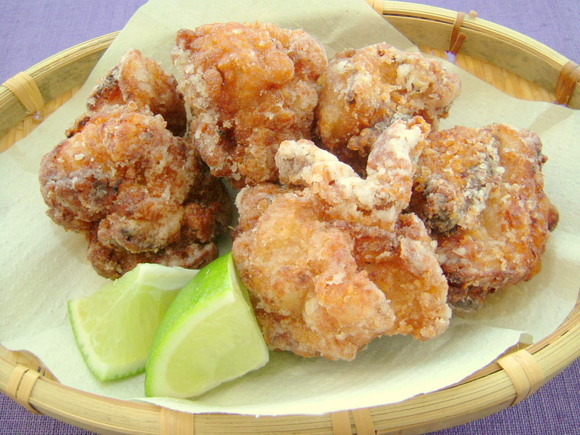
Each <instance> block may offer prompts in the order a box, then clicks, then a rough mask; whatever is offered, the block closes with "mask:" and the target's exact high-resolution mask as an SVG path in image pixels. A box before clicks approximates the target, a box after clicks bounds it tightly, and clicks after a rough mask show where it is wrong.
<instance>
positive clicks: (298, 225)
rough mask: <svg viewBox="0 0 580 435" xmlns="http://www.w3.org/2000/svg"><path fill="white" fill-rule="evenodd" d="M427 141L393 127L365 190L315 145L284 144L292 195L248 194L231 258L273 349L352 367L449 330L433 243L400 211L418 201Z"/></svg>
mask: <svg viewBox="0 0 580 435" xmlns="http://www.w3.org/2000/svg"><path fill="white" fill-rule="evenodd" d="M427 131H428V127H427V128H425V123H424V122H419V121H417V122H416V123H409V124H406V123H403V122H401V123H397V124H396V125H394V126H393V127H391V129H390V130H388V131H387V132H385V135H384V136H382V139H381V141H377V145H376V146H377V150H379V149H381V150H382V151H384V152H385V153H386V154H382V151H381V152H378V153H376V154H373V153H371V156H372V158H370V159H369V169H370V168H371V167H372V171H370V170H369V173H374V174H375V175H376V176H375V177H374V178H371V179H367V180H363V179H361V178H360V177H358V176H357V175H356V174H354V172H353V171H352V169H351V168H349V167H348V166H347V165H345V164H343V163H341V162H339V161H337V159H336V157H334V156H333V155H332V154H330V153H328V152H326V151H323V150H320V149H319V148H317V147H316V146H315V145H314V144H313V143H312V142H309V141H306V140H301V141H285V142H283V143H282V144H280V147H279V149H278V153H277V156H276V162H277V164H278V168H279V170H280V175H281V179H282V180H283V181H284V182H285V183H287V185H285V186H276V185H273V184H262V185H259V186H256V187H246V188H244V189H242V190H241V192H240V193H239V195H238V197H237V198H236V204H237V206H238V210H239V212H240V222H239V225H238V228H237V231H236V234H235V239H234V245H233V250H232V253H233V255H234V259H235V261H236V265H237V266H238V270H239V272H240V277H241V279H242V281H243V282H244V283H245V284H246V285H247V286H248V288H249V291H250V294H251V298H252V302H253V304H254V307H255V310H256V314H257V317H258V321H259V323H260V326H261V328H262V331H263V333H264V335H265V337H266V341H267V342H268V344H269V345H270V346H271V347H272V348H274V349H282V350H290V351H292V352H294V353H297V354H299V355H303V356H308V357H312V356H324V357H326V358H329V359H345V360H351V359H353V358H354V357H355V356H356V353H357V352H358V351H359V350H361V349H364V348H365V347H366V346H367V344H368V343H369V342H370V341H371V340H372V339H374V338H376V337H378V336H381V335H392V334H408V335H412V336H413V337H415V338H416V339H420V340H426V339H429V338H433V337H436V336H438V335H440V334H441V333H443V331H445V330H446V328H447V326H448V323H449V317H450V309H449V307H448V306H447V304H446V298H447V282H446V280H445V278H444V277H443V274H442V271H441V268H440V267H439V264H438V262H437V259H436V257H435V248H434V245H433V243H432V241H431V239H430V237H429V235H428V233H427V231H426V229H425V227H424V225H423V223H422V222H421V221H420V220H419V219H418V218H417V217H416V216H414V215H401V213H400V211H401V210H402V209H403V208H405V207H406V205H407V204H408V200H409V197H410V194H411V186H412V175H413V165H412V163H411V157H410V156H409V154H413V150H415V148H416V147H417V146H419V143H420V142H421V140H422V139H423V138H424V136H425V135H426V134H427ZM402 138H405V139H404V140H403V139H402ZM386 150H388V151H386ZM373 151H374V150H373ZM375 156H376V158H375ZM388 157H392V158H394V157H396V158H395V159H394V160H391V159H389V158H388ZM391 179H396V180H400V179H401V180H404V183H403V184H402V186H400V187H394V186H391V185H389V186H388V185H387V184H389V181H387V180H391ZM392 189H395V190H392ZM401 190H404V191H405V192H402V191H401ZM369 201H370V202H369Z"/></svg>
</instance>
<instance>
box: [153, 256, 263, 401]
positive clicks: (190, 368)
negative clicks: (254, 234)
mask: <svg viewBox="0 0 580 435" xmlns="http://www.w3.org/2000/svg"><path fill="white" fill-rule="evenodd" d="M248 301H249V298H248V295H247V294H245V289H244V288H242V287H240V286H239V283H238V280H237V275H236V273H235V267H234V264H233V259H232V257H231V254H227V255H225V256H223V257H220V258H218V259H217V260H215V261H214V262H213V263H212V264H210V265H209V266H208V267H206V268H204V269H202V270H201V271H200V273H199V274H198V275H197V276H196V278H194V279H192V280H191V281H190V282H189V283H188V284H187V285H186V286H185V287H184V288H183V289H182V290H181V292H180V294H179V295H178V296H177V297H176V298H175V300H174V302H173V304H172V305H171V307H170V308H169V309H168V310H167V314H166V317H165V319H164V320H163V322H162V324H161V325H160V327H159V329H158V332H157V333H156V336H155V339H154V341H153V345H152V349H151V354H150V357H149V361H148V363H147V369H146V376H145V393H146V395H147V396H150V397H151V396H164V397H178V398H191V397H196V396H199V395H201V394H203V393H205V392H206V391H208V390H210V389H212V388H214V387H216V386H217V385H219V384H221V383H224V382H228V381H231V380H233V379H236V378H238V377H240V376H242V375H244V374H246V373H248V372H249V371H252V370H257V369H258V368H260V367H262V366H264V365H265V364H266V363H267V362H268V358H269V353H268V349H267V347H266V343H265V341H264V338H263V336H262V333H261V331H260V329H259V327H258V324H257V321H256V318H255V316H254V313H253V310H252V308H251V306H250V304H249V303H248Z"/></svg>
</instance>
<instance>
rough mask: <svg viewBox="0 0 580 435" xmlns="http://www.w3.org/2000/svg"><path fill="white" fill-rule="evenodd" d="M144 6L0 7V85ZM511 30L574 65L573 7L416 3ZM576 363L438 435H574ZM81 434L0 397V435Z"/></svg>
mask: <svg viewBox="0 0 580 435" xmlns="http://www.w3.org/2000/svg"><path fill="white" fill-rule="evenodd" d="M144 3H145V0H123V1H118V0H76V1H75V2H65V1H55V2H48V1H43V0H18V1H17V0H3V1H2V2H0V83H2V82H4V81H5V80H6V79H8V78H10V77H12V76H14V75H15V74H17V73H18V72H20V71H22V70H25V69H26V68H29V67H30V66H32V65H34V64H35V63H37V62H40V61H41V60H43V59H45V58H47V57H48V56H51V55H53V54H56V53H58V52H59V51H61V50H64V49H66V48H68V47H71V46H72V45H75V44H78V43H81V42H84V41H86V40H88V39H91V38H94V37H97V36H101V35H104V34H106V33H109V32H114V31H117V30H121V29H122V28H123V26H124V24H125V23H126V22H127V20H128V19H129V18H130V17H131V15H132V14H133V13H134V12H135V10H137V8H138V7H139V6H141V5H142V4H144ZM417 3H423V4H427V5H431V6H439V7H443V8H446V9H451V10H455V11H463V12H469V11H470V10H475V11H477V12H478V13H479V16H480V17H481V18H483V19H486V20H489V21H493V22H495V23H497V24H501V25H503V26H506V27H509V28H511V29H514V30H517V31H519V32H521V33H523V34H525V35H527V36H530V37H532V38H534V39H536V40H538V41H540V42H542V43H543V44H545V45H547V46H549V47H551V48H553V49H554V50H556V51H558V52H560V53H561V54H563V55H564V56H566V57H567V58H569V59H571V60H573V61H575V62H577V63H580V38H579V34H580V32H579V30H578V29H579V23H580V2H578V0H527V1H526V2H525V3H524V2H519V1H517V2H516V1H513V2H509V1H506V0H486V1H484V0H479V1H476V0H421V1H420V0H417ZM579 387H580V360H577V361H576V362H575V363H573V364H572V365H571V366H570V367H568V368H567V369H566V370H564V371H563V372H562V373H561V374H560V375H558V376H557V377H556V378H555V379H553V380H552V381H550V382H549V383H548V384H547V385H545V386H544V387H542V388H541V389H540V390H539V391H538V392H537V393H536V394H534V395H533V396H532V397H530V398H529V399H527V400H525V401H523V402H522V403H520V404H518V405H516V406H513V407H511V408H508V409H506V410H503V411H501V412H499V413H497V414H495V415H492V416H489V417H486V418H484V419H481V420H478V421H475V422H471V423H468V424H465V425H462V426H458V427H454V428H449V429H446V430H443V431H439V432H434V433H437V434H445V435H451V434H473V433H485V434H487V433H494V434H579V433H580V406H579V399H578V397H579V392H580V388H579ZM44 433H54V434H87V433H90V432H87V431H84V430H81V429H78V428H76V427H73V426H70V425H68V424H65V423H63V422H60V421H57V420H54V419H52V418H50V417H47V416H39V415H33V414H31V413H29V412H28V411H26V410H25V409H24V408H22V407H20V406H19V405H17V404H16V403H15V402H14V401H12V399H10V398H9V397H7V396H5V395H3V394H0V434H2V435H4V434H44Z"/></svg>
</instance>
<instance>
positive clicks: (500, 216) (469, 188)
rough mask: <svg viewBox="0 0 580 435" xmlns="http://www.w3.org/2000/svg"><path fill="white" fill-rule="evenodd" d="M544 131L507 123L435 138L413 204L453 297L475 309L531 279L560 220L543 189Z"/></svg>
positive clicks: (423, 159) (459, 304) (461, 305)
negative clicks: (491, 295)
mask: <svg viewBox="0 0 580 435" xmlns="http://www.w3.org/2000/svg"><path fill="white" fill-rule="evenodd" d="M541 149H542V143H541V141H540V139H539V137H538V136H537V135H536V134H534V133H532V132H530V131H529V130H525V129H515V128H512V127H510V126H507V125H503V124H492V125H490V126H487V127H482V128H478V129H470V128H466V127H455V128H453V129H449V130H445V131H441V132H434V133H431V135H430V136H429V137H428V140H427V143H426V145H425V149H424V151H423V154H422V155H421V157H420V159H419V162H418V165H419V168H418V170H417V173H416V176H415V187H414V194H413V199H412V202H411V207H410V209H411V210H413V211H415V212H416V213H417V214H418V215H419V216H420V217H421V218H422V219H423V220H424V221H425V223H426V225H427V226H428V228H430V230H431V231H432V233H433V236H434V237H435V239H436V240H437V242H438V249H437V252H438V255H439V258H440V262H441V266H442V268H443V270H444V272H445V275H446V276H447V279H448V280H449V285H450V290H449V301H450V303H451V304H453V306H454V307H456V308H458V309H463V310H468V311H473V310H476V309H478V308H479V307H481V305H482V304H483V302H484V299H485V296H486V295H487V294H489V293H492V292H494V291H496V290H498V289H501V288H505V287H508V286H510V285H513V284H516V283H518V282H521V281H525V280H529V279H530V278H531V277H532V276H534V275H535V274H537V273H538V272H539V271H540V268H541V258H540V257H541V254H542V253H543V252H544V249H545V245H546V242H547V240H548V237H549V233H550V231H552V230H553V229H554V228H555V226H556V223H557V221H558V213H557V211H556V209H555V208H554V207H553V206H552V204H551V203H550V201H549V200H548V198H547V196H546V194H545V193H544V191H543V187H544V181H543V176H542V173H541V169H542V165H543V164H544V163H545V162H546V160H547V159H546V157H545V156H544V155H543V154H542V153H541Z"/></svg>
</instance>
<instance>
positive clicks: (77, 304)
mask: <svg viewBox="0 0 580 435" xmlns="http://www.w3.org/2000/svg"><path fill="white" fill-rule="evenodd" d="M196 274H197V271H196V270H189V269H184V268H179V267H168V266H162V265H158V264H149V263H144V264H140V265H138V266H137V267H136V268H135V269H133V270H132V271H130V272H128V273H127V274H125V275H124V276H122V277H121V278H119V279H117V280H115V281H112V282H109V283H107V284H106V285H104V286H103V287H101V288H100V289H99V290H98V291H96V292H95V293H93V294H91V295H89V296H87V297H85V298H79V299H73V300H70V301H68V312H69V319H70V323H71V327H72V330H73V334H74V337H75V340H76V342H77V345H78V348H79V351H80V353H81V355H82V357H83V359H84V361H85V363H86V365H87V367H88V368H89V370H90V371H91V372H92V373H93V375H94V376H95V377H96V378H97V379H99V380H101V381H112V380H117V379H122V378H126V377H129V376H133V375H136V374H139V373H142V372H143V371H144V370H145V365H146V361H147V356H148V353H149V348H150V346H151V342H152V340H153V336H154V334H155V330H156V329H157V326H158V325H159V323H160V322H161V319H162V317H163V316H164V314H165V312H166V310H167V308H168V307H169V305H170V304H171V302H172V301H173V299H174V298H175V296H176V295H177V294H178V292H179V289H180V288H181V287H183V286H184V285H185V284H186V283H187V282H188V281H190V280H191V279H192V278H193V277H194V276H195V275H196Z"/></svg>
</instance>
